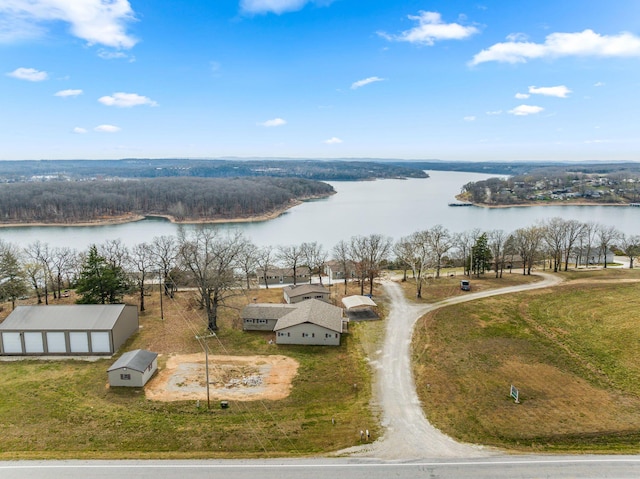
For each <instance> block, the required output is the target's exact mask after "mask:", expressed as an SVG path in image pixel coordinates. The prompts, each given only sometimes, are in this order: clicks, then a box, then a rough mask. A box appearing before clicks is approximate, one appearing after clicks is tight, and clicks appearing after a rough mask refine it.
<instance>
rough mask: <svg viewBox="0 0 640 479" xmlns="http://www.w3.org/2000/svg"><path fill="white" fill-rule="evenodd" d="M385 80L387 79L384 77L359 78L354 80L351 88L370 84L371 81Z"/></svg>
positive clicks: (354, 88)
mask: <svg viewBox="0 0 640 479" xmlns="http://www.w3.org/2000/svg"><path fill="white" fill-rule="evenodd" d="M384 80H385V79H384V78H380V77H369V78H365V79H364V80H358V81H357V82H353V83H352V84H351V89H352V90H356V89H358V88H360V87H363V86H365V85H368V84H369V83H375V82H379V81H384Z"/></svg>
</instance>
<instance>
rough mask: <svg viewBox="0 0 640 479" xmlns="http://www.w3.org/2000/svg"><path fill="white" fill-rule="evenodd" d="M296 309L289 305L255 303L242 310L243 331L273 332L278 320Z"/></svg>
mask: <svg viewBox="0 0 640 479" xmlns="http://www.w3.org/2000/svg"><path fill="white" fill-rule="evenodd" d="M294 309H295V307H294V306H290V305H287V304H272V303H253V304H248V305H247V306H245V307H244V308H243V309H242V313H240V316H241V317H242V329H243V330H245V331H273V328H275V327H276V323H277V322H278V320H279V319H280V318H281V317H282V316H284V315H285V314H288V313H290V312H291V311H293V310H294Z"/></svg>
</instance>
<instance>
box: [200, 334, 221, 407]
mask: <svg viewBox="0 0 640 479" xmlns="http://www.w3.org/2000/svg"><path fill="white" fill-rule="evenodd" d="M215 337H216V333H211V334H207V335H206V336H196V339H197V340H198V341H200V340H201V339H202V340H203V343H204V368H205V381H206V382H207V409H211V400H210V399H209V345H208V344H207V339H208V338H215Z"/></svg>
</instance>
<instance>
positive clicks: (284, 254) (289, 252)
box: [278, 245, 304, 286]
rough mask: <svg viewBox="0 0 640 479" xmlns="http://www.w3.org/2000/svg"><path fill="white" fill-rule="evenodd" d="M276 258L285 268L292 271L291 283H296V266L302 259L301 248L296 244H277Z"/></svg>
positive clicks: (297, 266)
mask: <svg viewBox="0 0 640 479" xmlns="http://www.w3.org/2000/svg"><path fill="white" fill-rule="evenodd" d="M278 258H279V260H280V262H281V263H282V264H283V265H284V267H285V268H290V269H291V270H292V271H293V285H294V286H295V285H296V281H297V277H298V268H299V267H300V262H301V261H302V260H303V258H304V256H303V252H302V248H301V247H300V246H298V245H291V246H278Z"/></svg>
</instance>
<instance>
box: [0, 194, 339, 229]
mask: <svg viewBox="0 0 640 479" xmlns="http://www.w3.org/2000/svg"><path fill="white" fill-rule="evenodd" d="M334 194H335V193H331V194H329V195H326V196H311V197H305V198H301V199H295V200H291V201H290V202H289V204H288V205H286V206H283V207H281V208H278V209H276V210H274V211H270V212H267V213H263V214H260V215H254V216H246V217H237V218H200V219H188V220H177V219H176V218H175V217H174V216H172V215H169V214H161V213H157V214H156V213H150V214H146V215H142V214H129V215H123V216H115V217H112V218H105V219H100V220H95V221H79V222H77V223H42V222H35V223H0V229H2V228H28V227H38V228H40V227H48V226H57V227H63V228H64V227H71V228H73V227H85V226H112V225H121V224H126V223H136V222H138V221H143V220H145V219H148V218H163V219H165V220H167V221H169V222H171V223H174V224H183V225H200V224H203V225H204V224H221V223H253V222H261V221H269V220H272V219H275V218H278V217H279V216H281V215H283V214H284V213H286V212H287V211H288V210H290V209H291V208H294V207H296V206H298V205H301V204H302V203H304V202H305V201H312V200H319V199H323V198H328V197H329V196H332V195H334Z"/></svg>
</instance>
